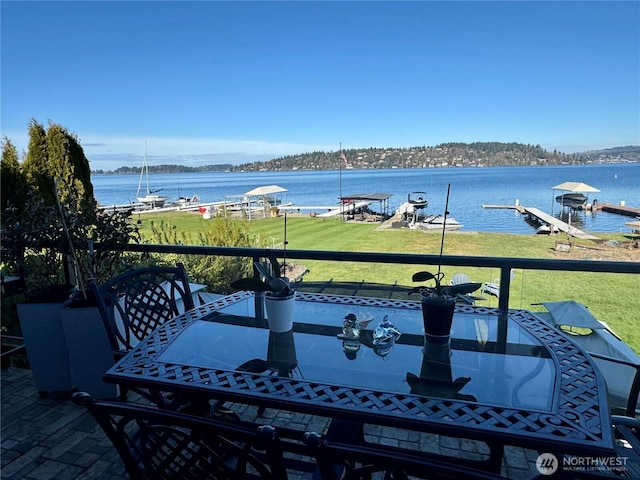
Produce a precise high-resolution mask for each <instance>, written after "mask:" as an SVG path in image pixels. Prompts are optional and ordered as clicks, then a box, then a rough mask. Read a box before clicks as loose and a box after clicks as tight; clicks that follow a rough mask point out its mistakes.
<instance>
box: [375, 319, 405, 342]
mask: <svg viewBox="0 0 640 480" xmlns="http://www.w3.org/2000/svg"><path fill="white" fill-rule="evenodd" d="M400 335H401V333H400V330H398V329H397V328H396V326H395V325H394V324H393V323H391V322H390V321H389V317H388V316H387V315H385V316H384V318H383V319H382V322H380V324H379V325H378V326H377V327H376V328H375V330H374V331H373V344H374V345H375V346H377V347H392V346H393V345H394V344H395V343H396V340H398V339H399V338H400Z"/></svg>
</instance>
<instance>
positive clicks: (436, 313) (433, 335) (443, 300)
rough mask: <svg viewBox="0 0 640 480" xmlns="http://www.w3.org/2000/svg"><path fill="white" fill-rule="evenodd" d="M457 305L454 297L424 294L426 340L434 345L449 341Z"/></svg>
mask: <svg viewBox="0 0 640 480" xmlns="http://www.w3.org/2000/svg"><path fill="white" fill-rule="evenodd" d="M455 307H456V300H455V298H454V297H449V296H446V295H442V296H438V295H434V294H431V293H430V294H427V295H422V320H423V322H424V333H425V340H426V341H427V342H428V343H431V344H433V345H445V344H447V343H449V337H450V335H451V324H452V323H453V312H454V310H455Z"/></svg>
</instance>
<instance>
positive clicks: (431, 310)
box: [410, 184, 480, 345]
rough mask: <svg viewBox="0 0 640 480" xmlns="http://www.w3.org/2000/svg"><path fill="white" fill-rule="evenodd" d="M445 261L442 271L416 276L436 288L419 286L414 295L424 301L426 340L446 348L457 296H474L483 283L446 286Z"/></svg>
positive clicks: (416, 274)
mask: <svg viewBox="0 0 640 480" xmlns="http://www.w3.org/2000/svg"><path fill="white" fill-rule="evenodd" d="M450 190H451V184H449V185H448V187H447V200H446V203H445V211H444V221H443V224H442V238H441V242H440V258H442V251H443V249H444V234H445V230H446V227H447V215H448V214H449V212H448V209H449V192H450ZM441 264H442V262H438V272H437V273H435V274H434V273H431V272H416V273H414V274H413V277H412V280H413V281H414V282H426V281H429V280H433V281H434V282H435V287H424V286H423V287H417V288H415V289H413V290H411V291H410V293H414V292H419V293H420V297H421V300H422V320H423V322H424V333H425V341H426V342H427V343H430V344H432V345H446V344H448V343H449V337H450V335H451V324H452V323H453V313H454V311H455V305H456V296H457V295H458V294H459V293H460V294H466V293H471V292H473V291H475V290H477V289H478V288H479V287H480V284H471V283H463V284H460V285H443V284H442V280H443V279H444V272H442V271H441Z"/></svg>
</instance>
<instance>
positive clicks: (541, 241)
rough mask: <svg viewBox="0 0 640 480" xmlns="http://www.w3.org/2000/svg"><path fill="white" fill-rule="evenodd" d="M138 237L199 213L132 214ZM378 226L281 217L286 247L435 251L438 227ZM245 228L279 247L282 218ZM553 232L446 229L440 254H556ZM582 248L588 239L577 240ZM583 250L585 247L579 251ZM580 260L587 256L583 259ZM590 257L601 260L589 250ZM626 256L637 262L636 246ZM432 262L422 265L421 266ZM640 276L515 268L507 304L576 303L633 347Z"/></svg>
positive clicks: (351, 269)
mask: <svg viewBox="0 0 640 480" xmlns="http://www.w3.org/2000/svg"><path fill="white" fill-rule="evenodd" d="M140 218H141V221H142V223H141V226H142V233H143V235H144V234H145V232H148V226H149V222H150V221H154V222H159V221H164V222H165V223H166V224H170V225H176V226H177V227H178V230H190V231H192V232H195V231H197V230H199V229H204V228H207V221H206V220H203V219H202V216H201V215H197V214H185V213H174V212H172V213H166V214H153V215H151V214H147V215H143V216H141V217H140ZM377 227H378V224H369V223H362V224H356V223H348V222H341V221H340V220H338V219H333V218H329V219H325V220H322V219H319V218H309V217H304V216H300V217H298V216H293V217H292V216H289V217H288V218H287V241H288V245H287V248H289V249H300V250H331V251H359V252H392V253H424V254H437V253H438V252H439V250H440V241H441V237H440V234H439V233H424V232H419V231H415V230H408V229H401V230H400V229H393V230H392V229H384V230H378V229H377ZM250 228H251V231H252V233H254V234H256V235H258V236H259V237H260V238H261V239H262V241H263V242H265V243H264V244H266V245H269V246H273V247H276V248H281V247H282V242H283V237H284V219H283V217H278V218H270V219H261V220H254V221H252V222H250ZM599 236H601V237H604V238H608V239H612V240H618V241H625V240H626V239H625V237H624V236H622V235H615V234H607V235H604V234H603V235H599ZM560 238H561V237H551V236H548V235H533V234H532V235H510V234H498V233H465V232H447V235H446V238H445V244H444V253H445V254H447V255H464V256H491V257H520V258H541V259H547V258H559V257H558V256H557V254H556V253H555V251H554V248H553V247H554V246H555V242H556V240H558V239H560ZM579 243H584V244H585V246H589V245H592V244H591V243H590V242H587V241H584V242H580V241H579ZM587 252H588V249H587ZM585 258H588V257H585ZM593 258H594V259H597V258H601V252H599V251H597V250H594V254H593ZM632 259H633V261H638V260H640V255H638V253H637V252H636V257H635V258H632ZM304 265H305V266H306V267H307V268H308V269H309V273H308V274H307V275H306V276H305V279H307V280H310V281H314V280H327V279H330V278H333V279H334V280H336V281H361V280H366V281H369V282H379V283H393V282H396V281H397V282H398V283H399V284H404V285H411V275H412V274H413V272H414V271H416V267H412V266H403V265H387V264H382V265H379V264H366V263H345V262H326V261H324V262H321V261H305V262H304ZM430 268H432V267H428V266H425V269H430ZM443 271H444V272H445V274H446V277H445V281H446V280H447V279H449V278H451V276H452V275H454V274H455V273H460V272H461V273H466V274H468V275H469V276H470V277H471V278H472V280H473V281H476V282H491V281H494V280H496V279H497V277H498V276H499V271H498V270H497V269H482V268H473V267H470V268H458V267H444V268H443ZM638 285H640V278H638V275H622V274H604V273H591V272H584V273H576V272H549V271H542V270H540V271H532V270H526V271H525V270H516V271H515V278H514V281H513V284H512V289H511V296H510V299H509V301H510V307H511V308H525V309H532V310H541V311H543V310H544V308H543V307H539V306H532V304H535V303H539V302H546V301H560V300H568V299H573V300H576V301H577V302H580V303H584V304H585V305H587V306H588V307H589V309H590V310H591V312H592V313H593V314H594V315H595V316H596V317H597V318H598V319H599V320H602V321H604V322H606V323H607V324H609V326H611V328H613V329H614V330H615V331H616V332H617V333H618V334H619V335H620V336H621V337H622V338H623V340H624V341H625V342H627V343H628V344H629V345H631V346H632V348H634V350H636V351H638V352H640V328H639V327H638V325H637V324H638V321H639V320H640V313H638V312H640V295H639V294H638ZM479 304H483V305H490V306H495V305H497V300H496V299H495V298H494V297H488V298H487V300H484V301H481V302H479Z"/></svg>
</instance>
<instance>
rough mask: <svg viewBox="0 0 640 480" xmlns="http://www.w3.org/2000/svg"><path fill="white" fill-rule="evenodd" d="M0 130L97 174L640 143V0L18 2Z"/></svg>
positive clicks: (8, 28) (7, 12)
mask: <svg viewBox="0 0 640 480" xmlns="http://www.w3.org/2000/svg"><path fill="white" fill-rule="evenodd" d="M0 9H1V12H0V13H1V22H2V23H1V41H2V42H1V53H2V57H1V68H2V70H1V85H0V86H1V101H2V103H1V106H0V108H1V130H2V135H5V136H7V137H8V138H10V139H11V140H12V142H13V143H14V144H15V145H16V146H17V147H18V149H19V150H20V151H22V150H26V147H27V136H26V133H27V124H28V123H29V120H30V119H31V118H35V119H36V120H38V121H39V122H41V123H43V124H45V125H47V123H48V122H49V121H52V122H54V123H59V124H62V125H64V126H65V127H67V128H68V129H69V130H70V131H72V132H74V133H76V134H77V135H78V137H79V138H80V140H81V144H82V146H83V148H84V151H85V154H86V155H87V157H88V158H89V160H90V161H91V166H92V168H94V169H97V168H104V169H111V168H116V167H118V166H121V165H139V164H140V160H141V158H142V157H143V155H144V142H145V141H146V142H147V145H148V155H149V159H150V161H151V164H154V163H180V164H186V165H191V166H197V165H204V164H210V163H239V162H246V161H253V160H265V159H271V158H275V157H278V156H282V155H291V154H296V153H304V152H310V151H315V150H325V151H337V150H338V149H339V148H340V144H341V143H342V146H343V148H346V149H349V148H368V147H410V146H418V145H436V144H439V143H443V142H450V141H460V142H473V141H501V142H521V143H531V144H540V145H541V146H543V147H544V148H547V149H550V150H553V149H558V150H560V151H563V152H566V153H571V152H577V151H585V150H590V149H599V148H609V147H614V146H621V145H638V144H640V66H639V62H640V2H637V1H634V2H619V3H618V2H353V3H352V2H257V3H253V2H231V3H227V2H209V1H199V2H151V1H143V2H126V1H112V2H95V1H94V2H55V1H52V2H24V1H22V2H16V1H7V0H3V1H2V2H0Z"/></svg>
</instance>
